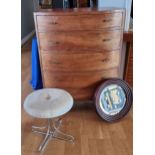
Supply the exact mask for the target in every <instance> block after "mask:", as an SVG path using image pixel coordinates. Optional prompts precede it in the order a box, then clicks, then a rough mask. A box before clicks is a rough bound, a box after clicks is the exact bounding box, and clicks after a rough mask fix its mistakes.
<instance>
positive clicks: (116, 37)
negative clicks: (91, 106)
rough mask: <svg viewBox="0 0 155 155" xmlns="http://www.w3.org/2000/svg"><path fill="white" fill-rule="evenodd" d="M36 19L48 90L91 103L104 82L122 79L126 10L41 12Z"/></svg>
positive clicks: (40, 55) (45, 83)
mask: <svg viewBox="0 0 155 155" xmlns="http://www.w3.org/2000/svg"><path fill="white" fill-rule="evenodd" d="M34 19H35V28H36V34H37V39H38V47H39V57H40V62H41V71H42V79H43V84H44V87H58V88H66V89H68V91H69V92H70V93H71V94H72V95H73V97H74V99H75V100H80V99H81V100H82V99H87V100H90V99H92V97H93V94H94V91H95V89H96V87H97V85H99V84H100V82H101V81H102V80H104V79H105V78H108V77H120V66H121V62H122V60H121V59H122V57H121V55H122V51H121V49H122V39H123V28H124V27H123V26H124V10H122V9H118V8H109V9H108V8H100V9H97V8H96V9H95V8H94V9H93V8H91V9H90V8H89V9H88V8H84V9H81V8H78V9H67V10H62V9H56V10H53V9H52V10H40V11H39V12H36V13H34ZM83 88H84V90H82V89H83ZM76 89H77V90H76Z"/></svg>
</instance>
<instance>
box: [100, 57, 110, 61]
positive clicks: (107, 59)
mask: <svg viewBox="0 0 155 155" xmlns="http://www.w3.org/2000/svg"><path fill="white" fill-rule="evenodd" d="M102 61H103V62H108V61H110V59H109V58H105V59H103V60H102Z"/></svg>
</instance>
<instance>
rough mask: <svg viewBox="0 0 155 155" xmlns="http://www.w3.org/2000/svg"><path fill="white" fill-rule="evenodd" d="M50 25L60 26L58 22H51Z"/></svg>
mask: <svg viewBox="0 0 155 155" xmlns="http://www.w3.org/2000/svg"><path fill="white" fill-rule="evenodd" d="M50 24H52V25H56V24H58V23H57V22H50Z"/></svg>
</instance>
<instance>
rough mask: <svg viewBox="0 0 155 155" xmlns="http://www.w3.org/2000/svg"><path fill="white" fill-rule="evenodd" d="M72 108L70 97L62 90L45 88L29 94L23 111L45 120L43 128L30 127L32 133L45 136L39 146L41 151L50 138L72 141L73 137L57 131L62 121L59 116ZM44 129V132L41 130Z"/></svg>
mask: <svg viewBox="0 0 155 155" xmlns="http://www.w3.org/2000/svg"><path fill="white" fill-rule="evenodd" d="M72 106H73V98H72V96H71V95H70V94H69V93H68V92H66V91H65V90H62V89H57V88H45V89H41V90H37V91H34V92H32V93H31V94H29V95H28V96H27V97H26V99H25V101H24V110H25V111H26V112H27V113H28V114H29V115H31V116H33V117H36V118H43V119H47V125H46V126H43V127H37V126H32V131H33V132H35V133H38V134H42V135H45V138H44V140H43V142H42V143H41V144H40V146H39V151H43V150H44V149H45V147H46V146H47V144H48V142H49V140H50V139H52V138H57V139H61V140H67V141H72V142H73V141H74V137H73V136H71V135H68V134H64V133H63V132H61V131H60V130H59V126H60V124H61V122H62V120H61V119H60V118H59V117H60V116H62V115H64V114H65V113H67V112H68V111H69V110H70V109H71V108H72ZM43 129H44V130H45V129H46V132H44V131H42V130H43Z"/></svg>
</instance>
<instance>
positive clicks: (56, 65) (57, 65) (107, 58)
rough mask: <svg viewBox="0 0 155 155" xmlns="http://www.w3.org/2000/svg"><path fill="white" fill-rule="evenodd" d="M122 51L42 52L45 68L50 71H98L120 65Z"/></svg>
mask: <svg viewBox="0 0 155 155" xmlns="http://www.w3.org/2000/svg"><path fill="white" fill-rule="evenodd" d="M119 64H120V51H110V52H100V53H97V52H85V51H83V52H79V53H77V52H76V53H70V52H67V53H63V52H62V53H61V52H56V51H55V52H54V51H53V52H51V53H50V54H42V65H43V69H45V70H50V71H75V72H76V71H77V72H79V71H97V70H105V69H110V68H114V67H118V66H119Z"/></svg>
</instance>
